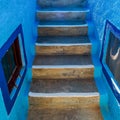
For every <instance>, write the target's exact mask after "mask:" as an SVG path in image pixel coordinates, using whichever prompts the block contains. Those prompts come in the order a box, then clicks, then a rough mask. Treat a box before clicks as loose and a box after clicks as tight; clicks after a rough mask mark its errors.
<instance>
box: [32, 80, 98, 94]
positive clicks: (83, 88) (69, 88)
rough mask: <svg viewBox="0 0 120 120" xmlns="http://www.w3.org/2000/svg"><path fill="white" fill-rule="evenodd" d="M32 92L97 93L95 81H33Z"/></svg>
mask: <svg viewBox="0 0 120 120" xmlns="http://www.w3.org/2000/svg"><path fill="white" fill-rule="evenodd" d="M31 91H32V92H38V93H80V92H82V93H87V92H97V88H96V85H95V81H94V79H67V80H65V79H56V80H52V79H47V80H44V79H33V81H32V85H31Z"/></svg>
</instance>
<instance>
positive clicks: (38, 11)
mask: <svg viewBox="0 0 120 120" xmlns="http://www.w3.org/2000/svg"><path fill="white" fill-rule="evenodd" d="M47 12H51V13H56V12H61V13H67V12H80V13H88V12H90V10H89V9H88V10H68V11H67V10H37V11H36V13H47Z"/></svg>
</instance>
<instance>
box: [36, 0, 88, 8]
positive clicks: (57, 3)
mask: <svg viewBox="0 0 120 120" xmlns="http://www.w3.org/2000/svg"><path fill="white" fill-rule="evenodd" d="M37 3H38V6H39V7H40V8H46V7H47V8H52V7H59V8H60V7H85V6H86V5H87V0H37Z"/></svg>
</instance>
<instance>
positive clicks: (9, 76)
mask: <svg viewBox="0 0 120 120" xmlns="http://www.w3.org/2000/svg"><path fill="white" fill-rule="evenodd" d="M2 66H3V71H4V74H5V78H6V82H7V84H8V89H9V92H11V91H12V89H13V88H14V87H15V86H16V85H15V81H16V79H17V77H18V76H19V72H20V70H21V68H22V61H21V55H20V46H19V40H18V37H17V38H16V39H15V41H14V43H13V44H12V45H11V46H10V48H9V49H8V50H7V52H6V53H5V55H4V56H3V58H2Z"/></svg>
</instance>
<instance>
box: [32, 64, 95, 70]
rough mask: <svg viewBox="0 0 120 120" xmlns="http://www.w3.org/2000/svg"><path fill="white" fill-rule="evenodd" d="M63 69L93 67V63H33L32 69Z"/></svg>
mask: <svg viewBox="0 0 120 120" xmlns="http://www.w3.org/2000/svg"><path fill="white" fill-rule="evenodd" d="M41 68H42V69H59V68H61V69H63V68H64V69H65V68H76V69H78V68H81V69H83V68H94V65H93V64H90V65H33V66H32V69H41Z"/></svg>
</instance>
